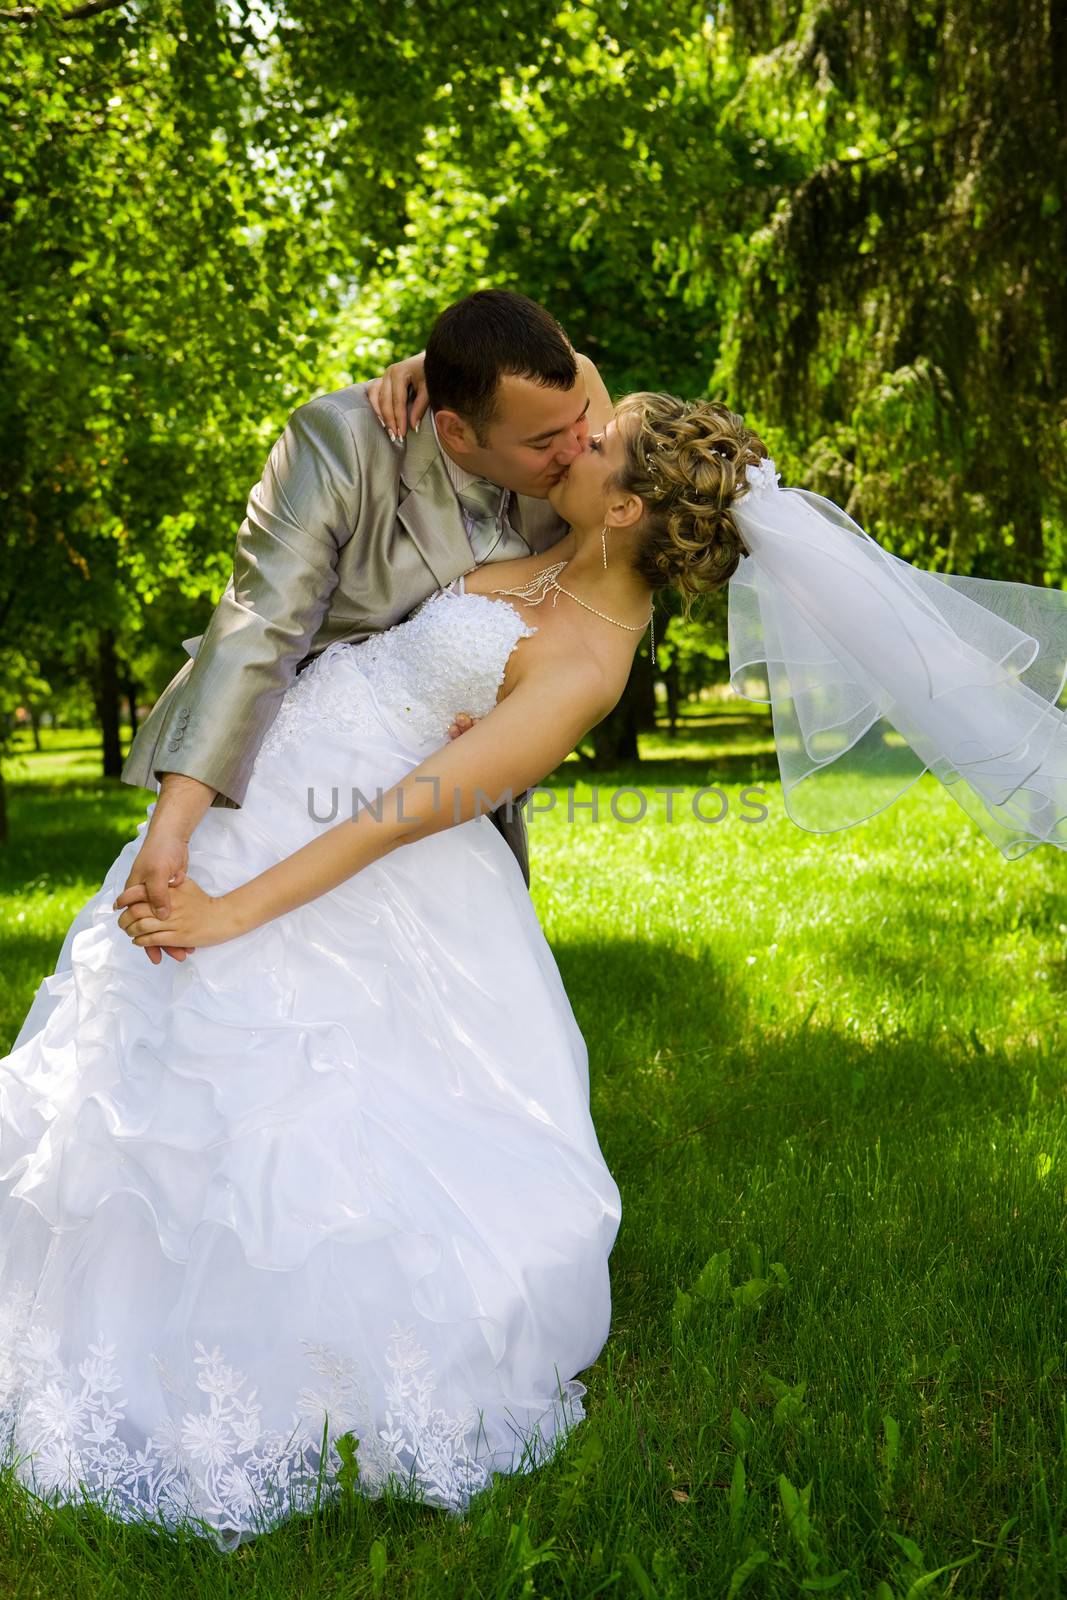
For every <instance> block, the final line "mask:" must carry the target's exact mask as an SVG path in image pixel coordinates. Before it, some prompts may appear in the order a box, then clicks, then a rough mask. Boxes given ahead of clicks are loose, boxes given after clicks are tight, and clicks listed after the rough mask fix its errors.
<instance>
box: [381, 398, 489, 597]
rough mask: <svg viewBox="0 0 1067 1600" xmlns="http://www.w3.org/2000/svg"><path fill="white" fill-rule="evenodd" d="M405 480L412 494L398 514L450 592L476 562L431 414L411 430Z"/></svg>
mask: <svg viewBox="0 0 1067 1600" xmlns="http://www.w3.org/2000/svg"><path fill="white" fill-rule="evenodd" d="M400 479H401V482H402V483H403V485H404V488H405V489H406V490H407V493H406V495H405V496H404V498H403V500H401V501H400V504H399V505H398V507H397V516H398V517H399V518H400V521H401V522H402V523H403V524H404V527H405V528H406V529H407V531H408V533H409V534H410V535H411V537H412V539H413V540H414V542H415V545H416V546H417V548H418V551H419V554H420V555H421V556H422V559H423V560H424V561H425V563H426V565H427V566H428V567H429V569H430V571H431V572H432V573H433V575H434V577H435V578H436V580H437V583H438V585H439V586H440V587H441V588H442V589H444V588H446V587H447V586H448V584H450V583H451V582H452V580H453V579H454V578H458V577H459V575H460V573H461V572H468V571H469V570H470V568H471V565H472V563H473V559H474V558H473V556H472V555H471V547H470V540H469V539H468V538H467V531H466V529H465V528H464V526H463V515H462V512H461V511H460V509H459V501H458V500H457V499H456V491H455V490H454V489H453V487H452V480H451V479H450V478H449V476H448V473H447V472H446V471H445V466H444V462H443V461H442V460H441V452H440V451H439V449H438V448H437V440H436V439H435V437H434V431H433V427H432V425H431V423H430V418H429V416H428V415H427V416H426V417H425V419H424V421H423V426H422V427H421V428H420V430H419V432H418V433H413V432H412V431H411V430H410V429H409V430H408V433H407V438H406V441H405V450H404V460H403V463H402V464H401V468H400Z"/></svg>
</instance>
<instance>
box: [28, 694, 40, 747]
mask: <svg viewBox="0 0 1067 1600" xmlns="http://www.w3.org/2000/svg"><path fill="white" fill-rule="evenodd" d="M26 710H27V711H28V712H29V714H30V727H31V728H32V729H33V748H34V749H35V750H36V751H38V752H39V751H40V748H41V718H40V714H39V712H38V710H37V707H36V706H35V705H34V704H33V702H32V701H31V700H27V702H26Z"/></svg>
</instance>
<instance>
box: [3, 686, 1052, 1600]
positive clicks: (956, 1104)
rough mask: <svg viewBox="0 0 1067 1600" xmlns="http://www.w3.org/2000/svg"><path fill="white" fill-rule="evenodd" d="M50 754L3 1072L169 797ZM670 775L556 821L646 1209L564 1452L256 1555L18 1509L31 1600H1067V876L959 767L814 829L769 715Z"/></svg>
mask: <svg viewBox="0 0 1067 1600" xmlns="http://www.w3.org/2000/svg"><path fill="white" fill-rule="evenodd" d="M45 739H46V747H45V749H44V751H42V752H41V753H40V754H39V755H35V754H28V755H27V756H26V757H25V759H24V760H22V761H20V762H16V763H13V764H9V765H8V766H7V768H6V770H7V772H8V776H9V784H10V812H11V841H10V843H9V844H8V846H7V847H6V848H4V849H0V951H2V962H0V1040H2V1045H3V1048H4V1049H8V1048H10V1042H11V1040H12V1039H13V1038H14V1036H15V1033H16V1032H17V1029H18V1027H19V1025H20V1022H21V1020H22V1017H23V1016H24V1014H25V1011H26V1009H27V1007H28V1005H29V1003H30V1000H31V999H32V997H33V993H34V991H35V989H36V986H37V984H38V983H39V982H40V981H41V979H42V977H43V976H44V975H45V973H47V972H50V971H51V970H52V967H53V965H54V961H55V958H56V955H57V954H58V950H59V946H60V944H61V942H62V938H63V934H64V931H65V929H66V927H67V925H68V923H69V921H70V919H71V918H72V917H73V915H74V913H75V911H76V910H77V909H78V907H79V905H80V904H81V903H82V902H83V901H84V900H85V899H86V898H87V897H88V896H89V894H91V893H92V892H93V891H94V890H95V889H96V888H97V887H98V885H99V884H100V882H102V881H103V877H104V873H105V870H106V868H107V866H108V864H109V863H110V862H111V861H112V860H113V858H114V857H115V855H117V854H118V852H119V850H120V848H121V847H122V845H123V844H124V843H125V842H126V841H127V840H128V839H129V838H131V837H132V835H133V833H134V831H135V829H136V826H137V824H138V823H139V822H140V821H141V820H142V819H143V817H144V813H145V807H146V805H147V803H148V802H149V800H150V799H151V796H150V795H148V794H147V793H146V792H145V791H141V790H134V789H131V788H129V787H128V786H125V785H121V784H119V783H117V782H105V781H103V780H101V779H100V778H99V777H98V776H96V774H97V773H98V771H99V758H98V755H97V754H96V753H95V751H94V750H93V749H92V741H91V739H90V737H89V736H88V735H79V734H72V733H56V734H54V735H48V734H46V735H45ZM641 753H642V761H641V763H640V764H639V765H637V766H634V767H633V768H631V769H629V770H627V771H625V772H618V773H597V774H596V775H595V782H596V784H597V786H598V789H599V797H598V798H599V817H598V818H597V819H596V820H594V818H593V817H592V815H591V813H590V810H589V808H588V807H587V806H579V807H577V808H576V807H575V805H574V802H575V801H582V800H585V801H588V800H589V799H590V798H591V791H590V788H589V781H590V777H591V775H590V774H589V773H588V772H587V771H586V769H585V768H584V767H582V766H580V765H579V764H578V763H577V761H575V760H573V759H572V760H571V761H570V762H567V763H565V764H564V766H563V767H561V768H560V769H559V771H558V772H557V773H556V774H555V776H554V778H553V780H552V782H551V785H550V786H549V787H550V788H551V790H552V793H553V795H554V797H555V802H556V803H555V806H554V808H553V809H552V810H550V811H547V810H546V811H545V813H544V814H539V815H537V816H536V817H534V818H533V820H532V821H531V824H530V841H531V870H532V877H533V883H532V889H531V892H532V895H533V899H534V902H535V905H536V907H537V910H538V913H539V915H540V917H541V920H542V923H543V926H544V928H545V932H546V935H547V937H548V939H549V942H550V944H551V946H552V948H553V951H554V953H555V956H556V959H557V961H558V964H559V967H560V971H561V973H562V976H563V979H564V982H565V983H566V986H567V989H568V992H569V994H570V997H571V1000H572V1003H573V1006H574V1010H575V1013H576V1016H577V1018H578V1022H579V1024H580V1025H581V1028H582V1030H583V1033H584V1034H585V1037H586V1039H587V1041H588V1044H589V1050H590V1074H591V1096H592V1110H593V1117H594V1121H595V1123H596V1126H597V1129H598V1133H599V1138H600V1143H601V1147H602V1149H603V1152H604V1155H605V1158H606V1160H607V1162H608V1165H609V1166H610V1168H611V1170H612V1171H613V1173H614V1174H615V1177H616V1179H617V1181H618V1183H619V1187H620V1189H621V1191H622V1197H623V1220H622V1226H621V1229H620V1232H619V1236H618V1240H617V1243H616V1246H615V1250H614V1252H613V1255H612V1258H611V1266H612V1282H613V1318H612V1328H611V1334H610V1337H609V1340H608V1342H607V1345H606V1346H605V1349H604V1351H603V1353H602V1355H601V1357H600V1359H599V1360H598V1361H597V1363H596V1364H595V1366H593V1367H591V1368H589V1369H587V1370H586V1371H585V1372H583V1373H582V1374H580V1376H581V1378H582V1381H583V1382H584V1383H585V1384H586V1385H587V1387H588V1395H587V1397H586V1401H585V1404H586V1408H587V1411H588V1417H587V1420H586V1421H585V1422H584V1423H582V1424H581V1426H580V1427H579V1428H578V1429H577V1430H576V1432H575V1433H574V1435H573V1436H572V1438H571V1439H570V1440H569V1441H568V1443H567V1445H566V1447H565V1449H564V1450H563V1451H562V1453H561V1455H560V1457H559V1459H558V1460H556V1461H554V1462H552V1463H549V1464H548V1465H546V1466H545V1467H543V1468H542V1469H541V1470H540V1471H539V1472H537V1473H535V1474H532V1475H528V1476H526V1477H518V1476H515V1477H512V1478H510V1479H501V1480H498V1481H497V1483H496V1485H495V1486H494V1488H493V1489H492V1490H490V1491H488V1492H487V1493H486V1494H485V1495H484V1496H482V1497H480V1498H479V1499H478V1500H476V1501H475V1502H473V1503H472V1506H471V1510H470V1514H469V1516H468V1517H467V1518H466V1519H464V1520H462V1521H461V1520H459V1519H450V1518H447V1517H445V1516H444V1515H442V1514H441V1513H438V1512H435V1511H433V1510H432V1509H430V1508H427V1507H418V1506H412V1505H405V1504H403V1503H402V1502H399V1501H377V1502H367V1501H364V1500H361V1499H359V1497H358V1496H353V1497H352V1498H351V1499H350V1500H349V1501H348V1502H347V1503H342V1504H335V1505H333V1506H330V1507H329V1508H327V1509H324V1510H323V1511H322V1512H321V1513H319V1514H317V1515H316V1516H314V1517H309V1518H300V1519H294V1520H293V1521H292V1522H291V1523H290V1524H288V1525H287V1526H286V1527H284V1528H283V1529H281V1530H279V1531H278V1532H276V1533H274V1534H271V1535H269V1536H267V1537H266V1538H263V1539H261V1540H259V1541H257V1542H255V1543H253V1544H252V1545H250V1546H245V1547H242V1548H241V1549H240V1550H239V1551H238V1552H237V1553H236V1554H235V1555H232V1556H221V1555H216V1554H215V1552H214V1551H213V1549H212V1548H210V1547H209V1546H206V1545H203V1544H200V1543H198V1542H196V1541H187V1540H169V1539H168V1540H166V1541H161V1540H160V1539H159V1538H158V1537H157V1536H155V1535H154V1534H152V1533H151V1532H149V1531H146V1530H143V1529H138V1528H131V1527H126V1526H123V1525H121V1524H113V1523H109V1522H107V1520H106V1519H105V1518H104V1517H103V1516H102V1515H101V1514H100V1513H99V1512H97V1511H92V1512H90V1513H88V1514H75V1513H72V1512H70V1511H69V1510H61V1511H59V1512H51V1511H43V1512H41V1513H39V1514H36V1515H31V1514H30V1511H29V1509H28V1506H27V1501H26V1498H25V1496H24V1495H23V1493H22V1492H21V1491H20V1490H19V1489H18V1488H17V1487H16V1486H13V1485H12V1484H11V1483H10V1481H8V1482H7V1483H6V1486H5V1488H4V1489H3V1492H2V1493H0V1596H11V1597H15V1596H18V1597H20V1600H21V1597H22V1596H27V1597H29V1596H41V1597H44V1596H48V1597H51V1596H56V1597H58V1596H60V1595H62V1596H64V1597H67V1596H87V1597H88V1596H93V1597H94V1600H95V1597H98V1596H103V1595H106V1596H108V1597H112V1596H114V1597H125V1596H134V1595H141V1594H147V1593H148V1592H149V1591H151V1592H152V1593H153V1594H154V1595H157V1596H160V1597H163V1596H166V1597H168V1600H170V1597H175V1600H177V1597H179V1596H180V1597H182V1600H189V1597H194V1596H196V1597H200V1596H203V1597H209V1596H210V1597H214V1596H219V1597H222V1596H226V1597H227V1600H229V1597H240V1596H244V1595H248V1596H252V1595H256V1596H260V1595H268V1596H276V1595H278V1596H282V1595H284V1596H289V1595H292V1596H296V1595H299V1596H301V1597H302V1600H311V1597H317V1596H320V1595H321V1596H327V1595H329V1596H342V1595H343V1596H356V1595H364V1594H366V1595H382V1596H400V1595H403V1596H405V1597H411V1600H417V1597H427V1600H430V1597H432V1600H451V1597H457V1600H459V1597H464V1600H466V1597H470V1596H479V1597H481V1596H484V1597H486V1600H489V1597H492V1600H502V1597H504V1596H509V1597H516V1600H519V1597H523V1600H526V1597H531V1600H532V1597H534V1596H575V1597H578V1596H581V1597H592V1596H594V1595H620V1596H630V1595H634V1596H639V1597H643V1600H651V1597H657V1600H674V1597H683V1596H685V1597H689V1596H692V1597H701V1600H703V1597H707V1596H715V1597H724V1600H725V1597H732V1596H734V1595H741V1594H743V1595H745V1596H749V1595H752V1596H769V1595H774V1596H777V1595H794V1594H797V1593H810V1592H821V1591H828V1590H829V1591H833V1592H834V1593H836V1594H838V1595H842V1596H850V1597H852V1596H856V1597H864V1600H867V1597H871V1600H891V1597H898V1596H899V1597H904V1596H916V1595H918V1594H920V1593H922V1594H925V1595H931V1596H933V1595H947V1594H949V1593H951V1594H953V1595H955V1596H962V1595H984V1596H990V1597H1001V1596H1027V1597H1030V1596H1032V1597H1042V1600H1046V1597H1048V1600H1051V1597H1054V1596H1060V1595H1062V1594H1064V1593H1067V1521H1065V1508H1067V1479H1065V1473H1064V1460H1065V1442H1067V1441H1065V1434H1067V1391H1065V1384H1064V1377H1065V1366H1067V1293H1065V1283H1064V1240H1065V1229H1064V1221H1065V1200H1067V1165H1065V1159H1064V1158H1065V1139H1064V1129H1065V1098H1064V1087H1065V1078H1067V1075H1065V1071H1064V1062H1063V1037H1064V1028H1065V1023H1064V1020H1063V1005H1062V1002H1063V994H1064V989H1065V988H1067V899H1065V894H1064V890H1065V888H1067V863H1065V862H1064V860H1063V858H1062V856H1060V855H1059V854H1058V853H1057V852H1055V851H1053V850H1051V849H1041V850H1037V851H1034V852H1032V853H1031V854H1030V855H1029V856H1027V857H1025V858H1024V859H1023V860H1021V861H1016V862H1006V861H1005V860H1004V858H1003V857H1002V856H1001V855H1000V854H999V852H998V851H997V850H995V849H994V847H993V846H992V845H991V844H990V843H989V842H988V841H987V840H986V838H985V836H984V835H983V834H981V833H980V832H979V831H978V829H977V828H976V827H975V826H974V824H973V823H972V822H971V821H970V820H969V819H968V818H967V816H965V814H964V813H963V812H962V811H961V810H960V809H959V807H958V806H956V805H955V803H954V802H953V801H952V799H951V798H950V797H949V795H948V793H947V792H946V791H945V790H944V789H943V788H942V787H941V785H940V784H938V783H937V782H936V781H935V780H934V779H933V778H931V777H930V776H929V775H927V776H925V777H923V778H922V779H921V780H920V781H919V782H918V783H917V784H915V785H914V787H913V788H912V789H911V790H910V791H909V792H908V793H907V794H906V795H905V796H904V797H903V798H902V799H901V800H900V801H899V802H898V803H897V804H896V805H895V806H892V807H890V808H889V810H887V811H885V812H883V813H881V814H880V815H879V816H877V817H875V818H873V819H872V820H871V821H869V822H867V823H864V824H862V825H861V826H859V827H856V828H853V829H849V830H846V831H845V832H843V833H839V834H835V835H814V834H810V833H805V832H803V831H802V830H800V829H799V828H797V827H796V826H795V825H794V824H793V823H791V822H790V821H789V819H788V818H787V817H786V816H785V814H784V812H783V810H782V805H781V795H780V790H779V789H778V786H777V784H776V782H775V774H776V767H775V764H774V756H773V744H772V740H771V736H770V726H769V722H768V721H767V720H766V719H765V718H764V717H763V716H762V715H761V714H759V713H758V712H757V713H756V714H755V715H753V714H752V713H751V708H750V707H748V706H739V705H738V703H736V702H735V703H734V705H733V707H731V705H730V703H729V702H723V703H722V704H721V705H719V704H716V705H712V706H707V705H705V706H703V707H701V708H700V709H699V711H698V712H697V711H694V713H693V714H692V715H690V716H688V717H687V718H686V720H685V723H684V726H683V728H682V730H680V732H679V735H678V737H677V738H676V739H675V740H673V741H672V740H669V739H668V738H667V735H666V732H665V730H661V731H659V732H657V733H656V734H654V735H653V734H648V735H645V736H644V737H643V741H642V752H641ZM622 785H628V786H640V788H641V789H642V790H643V792H644V793H645V795H646V796H647V814H646V815H645V817H644V818H643V820H638V821H633V822H623V821H618V820H615V818H614V817H613V816H612V813H611V809H610V803H609V802H610V796H611V793H612V791H613V790H614V789H615V788H616V787H619V786H622ZM669 785H679V786H682V790H683V792H682V793H681V794H679V795H678V796H676V797H675V798H674V801H673V815H674V820H673V822H667V820H666V816H665V806H666V800H665V797H664V796H663V795H662V794H656V793H655V792H654V791H655V789H656V787H657V786H661V787H666V786H669ZM709 785H718V786H719V787H720V788H721V790H722V791H723V793H724V795H725V797H726V815H725V816H724V818H723V820H722V821H721V822H717V823H716V822H702V821H700V820H698V819H697V818H696V817H694V816H693V813H692V806H691V796H692V794H693V793H694V792H695V791H697V790H699V789H702V788H705V787H706V786H709ZM749 785H760V786H762V788H763V790H764V793H763V794H762V796H760V797H758V798H760V799H761V800H762V804H763V805H764V806H766V808H767V812H768V814H767V816H766V818H765V819H764V820H761V821H758V822H746V821H745V820H743V819H744V816H745V815H746V814H748V815H751V814H752V812H753V805H752V804H749V805H748V806H745V805H744V803H743V802H742V799H741V792H742V791H743V790H744V789H745V788H746V787H747V786H749ZM541 799H542V800H544V799H545V797H543V796H542V797H541ZM617 809H618V811H619V813H620V815H621V814H625V815H627V816H629V815H632V814H634V813H635V812H636V811H637V809H638V797H635V796H634V795H632V794H630V795H627V796H624V797H623V798H622V799H620V800H619V801H618V805H617ZM717 809H719V808H718V806H717V804H716V800H715V797H714V796H711V797H709V798H707V799H706V801H705V804H704V811H705V813H706V814H707V815H710V816H714V815H715V814H716V811H717ZM568 812H570V815H568ZM572 819H573V820H572ZM568 1376H569V1375H568ZM932 1574H936V1575H935V1576H932V1577H931V1576H929V1575H932Z"/></svg>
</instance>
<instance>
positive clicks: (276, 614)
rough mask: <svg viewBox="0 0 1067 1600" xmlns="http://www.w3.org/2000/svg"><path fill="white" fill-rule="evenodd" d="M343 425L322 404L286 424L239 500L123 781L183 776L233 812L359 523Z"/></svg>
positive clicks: (351, 451)
mask: <svg viewBox="0 0 1067 1600" xmlns="http://www.w3.org/2000/svg"><path fill="white" fill-rule="evenodd" d="M360 503H361V480H360V468H359V460H358V457H357V453H356V447H355V441H354V438H353V434H352V429H351V426H350V424H349V421H348V418H347V417H346V415H345V413H344V412H342V411H340V410H338V409H337V407H336V406H334V405H333V404H331V403H330V402H329V401H328V400H325V399H318V400H311V401H309V402H308V403H307V404H306V405H303V406H301V407H299V409H298V410H296V411H294V413H293V415H292V416H291V417H290V418H289V421H288V423H287V424H286V427H285V430H284V431H283V433H282V434H281V436H280V438H279V439H278V440H277V441H276V442H275V444H274V447H273V448H272V450H271V452H270V455H269V457H268V459H267V464H266V466H265V467H264V470H263V475H262V477H261V478H260V480H259V482H258V483H257V484H256V486H255V488H254V489H253V490H252V492H251V494H250V495H249V499H248V506H247V512H246V515H245V518H244V521H243V522H242V523H241V526H240V529H239V531H238V534H237V543H236V547H235V550H234V561H233V575H232V577H231V579H230V582H229V584H228V585H227V587H226V590H225V592H224V593H223V595H222V597H221V598H220V600H219V601H218V604H217V605H216V607H215V610H214V612H213V613H212V616H211V620H210V622H209V623H208V627H207V630H206V632H205V633H204V635H203V637H202V639H201V641H200V647H199V649H198V651H197V653H196V657H195V659H194V660H193V661H192V662H191V663H190V662H186V664H185V666H184V667H183V668H182V669H181V672H179V674H178V675H177V677H176V678H175V679H174V680H172V682H171V683H170V684H169V685H168V686H167V689H165V690H164V693H163V695H162V696H161V697H160V700H159V702H158V703H157V705H156V706H155V707H154V708H153V711H152V713H151V715H150V716H149V717H148V718H147V719H146V721H145V723H144V725H143V726H142V727H141V728H140V730H139V731H138V734H137V737H136V739H135V740H134V742H133V745H132V746H131V748H130V753H129V756H128V757H127V761H126V764H125V766H124V768H123V774H122V776H123V778H124V779H125V780H126V781H127V782H130V783H146V781H147V775H148V774H149V773H151V774H153V775H154V776H155V777H156V779H157V780H160V779H162V777H163V775H164V774H165V773H167V772H182V773H185V774H186V775H187V776H189V777H192V778H198V779H199V780H200V781H201V782H202V783H206V784H209V785H210V786H211V787H212V788H213V789H215V790H217V791H218V795H217V798H216V802H215V803H216V804H229V805H232V806H240V804H241V802H242V801H243V799H244V794H245V790H246V789H247V787H248V780H249V777H250V775H251V770H252V766H253V764H254V762H255V758H256V753H257V751H258V749H259V745H260V742H261V740H262V738H263V735H264V734H265V733H266V731H267V729H268V728H269V727H270V725H271V723H272V722H273V721H274V717H275V714H276V712H277V709H278V704H279V702H280V700H281V698H282V696H283V694H284V693H285V690H286V689H287V688H288V686H289V684H290V683H291V682H292V680H293V678H294V676H295V673H296V668H297V666H298V665H299V663H300V662H301V661H302V660H303V659H304V657H305V656H306V655H307V653H308V649H309V646H310V643H311V640H312V638H313V637H314V635H315V633H316V631H317V629H318V626H319V624H320V622H321V620H322V617H323V615H324V613H325V611H326V608H327V606H328V604H329V601H330V596H331V595H332V594H333V591H334V589H335V588H336V586H337V558H338V553H339V551H340V549H341V546H342V545H343V544H344V543H345V542H346V541H347V540H348V539H349V538H351V536H352V533H353V530H354V529H355V526H356V523H357V521H358V519H359V513H360Z"/></svg>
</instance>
